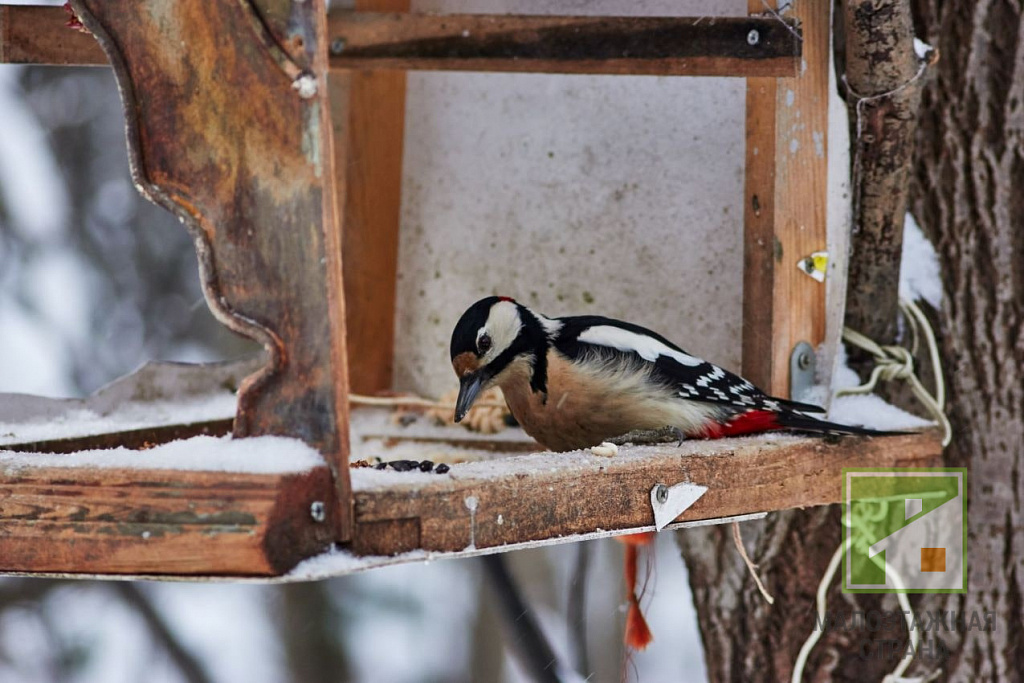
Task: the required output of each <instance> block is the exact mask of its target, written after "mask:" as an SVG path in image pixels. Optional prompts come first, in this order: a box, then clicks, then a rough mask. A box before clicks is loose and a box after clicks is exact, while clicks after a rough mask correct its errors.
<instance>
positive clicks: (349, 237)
mask: <svg viewBox="0 0 1024 683" xmlns="http://www.w3.org/2000/svg"><path fill="white" fill-rule="evenodd" d="M356 8H357V9H372V10H387V11H406V10H408V9H409V2H408V0H357V2H356ZM329 87H330V91H331V120H332V123H333V126H334V158H335V169H336V171H335V172H336V174H337V182H336V183H335V188H336V192H337V193H338V194H337V197H338V205H339V207H340V211H341V212H342V215H343V216H344V221H343V225H344V226H345V227H344V233H343V241H342V259H343V261H344V263H345V301H346V304H347V305H346V309H345V315H346V323H345V327H346V329H347V330H348V352H349V383H350V386H351V388H352V391H354V392H356V393H361V394H372V393H375V392H378V391H385V390H388V389H390V388H391V374H392V369H393V362H394V358H393V356H394V336H395V287H396V283H397V276H398V232H399V223H400V219H401V204H402V147H403V135H404V131H405V72H404V71H388V70H381V71H372V72H370V71H347V70H346V71H341V70H334V71H332V72H331V74H330V77H329Z"/></svg>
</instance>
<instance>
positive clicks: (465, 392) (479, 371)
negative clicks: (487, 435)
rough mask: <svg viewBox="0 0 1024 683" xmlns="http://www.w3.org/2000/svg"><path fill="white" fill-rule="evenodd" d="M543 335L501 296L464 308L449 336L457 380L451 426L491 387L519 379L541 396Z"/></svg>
mask: <svg viewBox="0 0 1024 683" xmlns="http://www.w3.org/2000/svg"><path fill="white" fill-rule="evenodd" d="M547 343H548V333H547V331H546V328H545V325H544V324H543V323H542V322H541V318H540V316H538V315H537V314H536V313H534V312H533V311H531V310H530V309H528V308H526V307H525V306H522V305H520V304H518V303H516V302H515V301H514V300H513V299H510V298H509V297H507V296H490V297H487V298H486V299H481V300H480V301H477V302H476V303H475V304H473V305H472V306H470V307H469V309H468V310H467V311H466V312H465V313H463V314H462V317H461V318H459V322H458V324H456V325H455V330H454V331H453V332H452V343H451V355H452V367H453V368H455V374H456V375H457V376H458V378H459V398H458V400H457V401H456V403H455V421H456V422H459V421H460V420H462V418H464V417H465V416H466V413H467V412H469V409H470V408H471V407H472V406H473V402H474V401H476V399H477V397H478V396H479V395H480V394H481V393H482V392H484V391H486V390H487V389H489V388H490V387H492V386H494V385H495V384H499V385H500V384H501V383H502V382H503V381H506V380H511V379H513V378H514V377H516V376H517V374H521V375H522V376H523V377H527V378H529V381H530V385H531V387H532V388H533V390H534V391H541V392H544V391H546V381H547V355H546V351H547Z"/></svg>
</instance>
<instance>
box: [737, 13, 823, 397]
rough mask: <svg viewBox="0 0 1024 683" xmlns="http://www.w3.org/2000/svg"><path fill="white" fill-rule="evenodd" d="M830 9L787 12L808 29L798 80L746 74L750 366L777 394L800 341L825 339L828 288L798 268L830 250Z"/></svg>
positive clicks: (746, 339) (784, 388)
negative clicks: (812, 256)
mask: <svg viewBox="0 0 1024 683" xmlns="http://www.w3.org/2000/svg"><path fill="white" fill-rule="evenodd" d="M830 8H831V3H828V2H825V1H824V0H795V2H794V3H793V4H792V6H791V9H790V11H789V12H787V14H786V16H787V17H789V18H791V17H796V18H797V19H799V20H800V22H801V27H802V32H803V60H804V61H803V64H802V65H801V69H800V74H799V75H798V76H797V77H795V78H780V79H774V78H749V79H747V152H746V189H745V194H744V277H743V372H744V374H745V375H746V376H747V377H748V378H750V380H751V381H752V382H754V383H755V384H757V385H758V386H760V387H761V388H763V389H765V390H766V391H769V392H771V393H772V394H774V395H777V396H788V395H789V360H790V355H791V354H792V352H793V347H794V346H795V345H796V344H797V343H798V342H801V341H806V342H808V343H810V344H811V345H812V346H817V345H818V344H820V343H821V342H822V341H823V340H824V338H825V322H824V321H825V287H824V285H823V284H822V283H819V282H817V281H815V280H814V279H812V278H811V277H809V276H808V275H807V274H806V273H804V272H802V271H801V270H800V269H799V268H798V267H797V264H798V263H799V262H800V260H801V259H803V258H804V257H806V256H808V255H810V254H812V253H813V252H816V251H823V250H824V249H825V247H826V235H827V233H826V227H825V206H826V192H827V170H828V169H827V161H828V157H827V155H828V67H829V57H828V51H829V19H830ZM749 9H750V11H751V12H752V13H761V12H763V11H764V9H765V6H764V4H763V3H762V1H761V0H750V3H749Z"/></svg>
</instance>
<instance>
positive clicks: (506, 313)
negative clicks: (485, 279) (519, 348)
mask: <svg viewBox="0 0 1024 683" xmlns="http://www.w3.org/2000/svg"><path fill="white" fill-rule="evenodd" d="M521 329H523V321H522V320H520V319H519V309H518V308H517V307H516V305H515V304H514V303H512V302H511V301H499V302H498V303H496V304H494V305H493V306H491V312H490V314H489V315H488V316H487V322H486V323H485V324H484V326H483V327H482V328H481V329H480V331H479V332H478V333H477V340H478V341H479V339H480V335H482V334H484V333H487V334H489V335H490V336H491V349H490V350H489V351H488V352H487V353H485V354H484V356H483V358H482V359H481V363H482V364H483V365H486V364H487V363H490V362H491V361H492V360H494V359H495V358H497V357H498V355H500V354H501V352H502V351H504V350H505V349H507V348H508V347H510V346H512V342H514V341H515V340H516V337H518V336H519V331H520V330H521Z"/></svg>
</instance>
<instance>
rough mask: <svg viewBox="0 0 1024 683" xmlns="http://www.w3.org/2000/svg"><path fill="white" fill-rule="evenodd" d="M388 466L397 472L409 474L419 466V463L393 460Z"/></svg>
mask: <svg viewBox="0 0 1024 683" xmlns="http://www.w3.org/2000/svg"><path fill="white" fill-rule="evenodd" d="M388 464H389V465H391V469H393V470H395V471H396V472H408V471H409V470H411V469H412V468H414V467H418V466H419V463H418V462H416V461H415V460H392V461H391V462H389V463H388Z"/></svg>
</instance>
